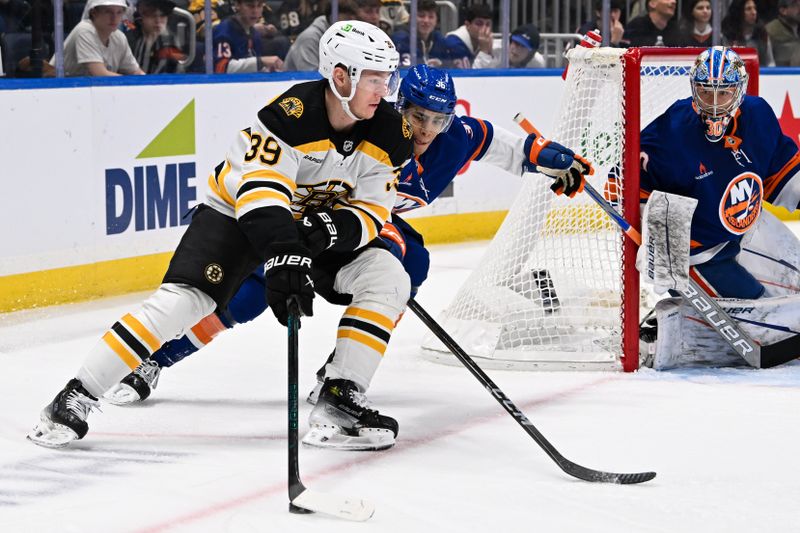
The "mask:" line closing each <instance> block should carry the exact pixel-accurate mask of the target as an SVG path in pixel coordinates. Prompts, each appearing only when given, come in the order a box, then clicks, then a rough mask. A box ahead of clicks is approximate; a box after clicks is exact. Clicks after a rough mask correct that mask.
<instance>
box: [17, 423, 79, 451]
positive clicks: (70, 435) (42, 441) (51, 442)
mask: <svg viewBox="0 0 800 533" xmlns="http://www.w3.org/2000/svg"><path fill="white" fill-rule="evenodd" d="M27 439H28V440H29V441H31V442H32V443H34V444H36V445H37V446H42V447H44V448H65V447H66V446H67V445H68V444H69V443H70V442H72V441H74V440H78V434H77V433H75V432H74V431H72V430H71V429H70V428H68V427H67V426H63V425H61V424H54V423H53V422H51V421H50V420H49V419H45V418H44V417H42V420H41V421H40V422H39V423H38V424H36V426H35V427H34V428H33V429H32V430H31V432H30V433H28V435H27Z"/></svg>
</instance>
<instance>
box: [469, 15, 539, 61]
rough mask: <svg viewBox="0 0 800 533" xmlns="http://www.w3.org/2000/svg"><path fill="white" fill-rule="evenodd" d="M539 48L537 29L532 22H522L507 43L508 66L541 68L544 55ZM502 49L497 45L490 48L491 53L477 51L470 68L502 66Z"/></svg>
mask: <svg viewBox="0 0 800 533" xmlns="http://www.w3.org/2000/svg"><path fill="white" fill-rule="evenodd" d="M538 49H539V29H538V28H537V27H536V26H534V25H533V24H523V25H522V26H520V27H518V28H517V29H515V30H514V31H513V32H511V37H510V38H509V45H508V66H509V67H510V68H542V67H544V56H542V54H540V53H539V52H538V51H537V50H538ZM501 54H502V50H501V49H500V47H499V46H495V47H494V48H492V51H491V53H486V52H484V51H482V50H481V51H480V52H478V55H476V56H475V61H474V62H473V64H472V68H498V67H502V65H501V64H500V59H501V57H502V55H501Z"/></svg>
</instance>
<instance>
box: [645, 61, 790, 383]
mask: <svg viewBox="0 0 800 533" xmlns="http://www.w3.org/2000/svg"><path fill="white" fill-rule="evenodd" d="M747 81H748V75H747V72H746V70H745V66H744V62H743V61H742V60H741V58H740V57H739V56H738V55H737V54H736V53H735V52H733V51H732V50H730V49H728V48H724V47H713V48H709V49H708V50H706V51H704V52H703V53H702V54H700V56H698V58H697V60H696V61H695V64H694V66H693V67H692V69H691V72H690V83H691V88H692V96H691V97H690V98H685V99H682V100H678V101H677V102H675V103H674V104H672V106H670V107H669V108H668V109H667V110H666V111H665V112H664V113H663V114H662V115H661V116H659V117H658V118H657V119H655V120H654V121H653V122H652V123H651V124H649V125H648V126H647V127H646V128H645V129H644V130H643V131H642V135H641V198H642V201H646V200H648V199H649V198H650V197H651V195H652V194H653V193H654V191H661V192H664V193H672V194H675V195H680V196H682V197H688V198H691V199H693V200H696V201H697V204H696V207H695V209H694V214H693V217H691V223H690V226H689V232H690V239H691V240H690V248H691V249H690V252H689V261H688V264H689V265H691V271H690V275H691V277H692V278H693V279H694V280H695V281H696V282H697V283H698V284H699V285H700V286H701V287H702V288H703V289H705V290H706V291H707V292H708V293H709V294H710V295H711V296H714V297H721V298H732V299H737V300H741V301H742V302H743V303H742V304H741V305H739V306H738V307H741V308H747V309H750V310H751V311H747V312H746V313H745V314H746V315H748V316H739V315H741V313H740V314H739V315H736V318H740V319H741V318H743V319H744V320H743V323H747V322H750V323H756V322H758V323H762V322H763V320H762V319H763V316H764V313H766V312H768V307H764V306H767V304H766V303H761V304H758V305H755V307H754V306H753V304H752V301H753V300H757V299H764V298H772V297H779V296H781V297H786V296H788V295H793V294H795V295H796V294H799V293H800V269H798V267H800V243H798V241H797V239H796V238H795V237H794V235H792V233H791V232H790V231H789V230H788V229H787V228H786V227H785V225H784V224H782V223H781V222H780V221H779V220H777V218H775V217H774V216H773V215H771V214H770V213H769V212H767V211H766V210H764V209H763V206H762V204H763V202H765V201H766V202H769V203H771V204H773V205H775V206H782V207H785V208H786V209H788V210H789V211H790V212H791V211H794V210H795V209H797V208H798V204H800V153H798V147H797V145H796V144H795V142H794V141H792V139H790V138H789V137H787V136H785V135H784V134H783V133H782V132H781V129H780V125H779V123H778V120H777V118H776V117H775V113H774V112H773V111H772V108H771V107H770V106H769V104H767V102H766V101H764V100H763V99H762V98H760V97H758V96H749V95H746V94H745V92H746V87H747ZM673 300H674V299H673ZM748 302H749V303H748ZM659 305H660V306H661V307H660V308H659V307H658V306H657V309H656V311H657V313H656V315H657V317H658V318H657V319H655V318H652V319H650V320H649V321H648V323H647V324H646V326H645V327H644V328H643V329H642V338H643V340H645V341H648V343H649V344H651V345H652V344H653V343H654V342H655V340H656V332H657V331H663V332H665V334H664V335H661V336H662V337H663V338H661V339H658V346H654V348H655V352H656V357H655V366H656V367H658V368H668V367H671V366H681V365H683V364H685V363H688V362H689V361H692V362H698V361H701V362H708V363H712V364H724V361H728V360H731V361H738V360H740V358H738V359H737V358H736V357H735V355H733V354H730V355H731V357H732V359H726V358H727V357H728V355H727V349H726V347H725V345H724V343H722V342H721V339H716V338H715V337H714V336H715V335H716V332H714V331H713V330H711V331H710V334H711V335H710V337H708V338H706V336H705V335H704V334H701V337H702V338H698V337H697V331H694V332H693V330H692V328H689V327H688V326H687V325H686V324H689V323H691V322H692V320H686V321H685V324H684V325H682V326H680V327H678V326H675V327H672V326H670V327H667V328H665V327H663V326H664V323H663V321H664V320H673V319H675V320H678V319H677V318H675V317H680V316H684V315H685V314H687V313H689V314H690V311H688V310H687V309H686V308H685V307H681V304H680V302H679V301H677V302H675V301H672V302H671V303H670V302H668V303H660V304H659ZM781 305H782V306H785V305H787V302H786V301H782V303H781ZM676 306H677V307H680V308H681V313H674V312H673V313H671V314H670V310H674V309H675V308H676ZM758 307H762V311H760V312H759V311H752V310H753V309H755V308H758ZM794 309H795V316H797V314H796V310H797V307H794ZM759 313H760V314H759ZM668 315H669V316H670V318H669V319H668V318H667V316H668ZM687 316H688V315H687ZM758 317H761V318H758ZM656 322H657V323H658V327H657V328H656ZM795 322H797V320H795ZM798 325H799V324H794V325H788V326H785V327H789V328H790V329H794V330H797V326H798ZM676 328H677V329H676ZM687 328H688V329H687ZM693 328H694V329H697V330H698V331H702V330H703V329H704V328H703V327H702V326H698V327H694V326H693ZM705 329H706V330H708V329H709V328H705ZM767 329H770V328H767ZM676 330H681V331H683V332H684V335H683V337H681V338H668V337H667V333H666V332H674V331H676ZM773 331H775V330H774V329H773ZM687 335H688V337H687ZM754 338H755V339H756V340H759V341H762V342H763V341H765V340H766V341H767V342H769V341H770V340H772V339H770V335H769V334H766V337H764V333H763V332H762V333H755V334H754ZM704 339H705V340H704ZM701 341H702V342H701ZM716 341H718V342H716ZM707 342H714V343H715V344H714V345H713V346H715V348H714V349H710V347H709V345H708V344H707ZM699 346H702V348H698V347H699ZM650 351H651V352H653V351H654V350H653V349H651V350H650ZM659 352H661V353H659ZM699 352H704V353H702V354H700V353H699ZM723 352H726V354H723ZM651 355H652V353H651ZM798 355H800V354H798ZM723 356H724V357H723Z"/></svg>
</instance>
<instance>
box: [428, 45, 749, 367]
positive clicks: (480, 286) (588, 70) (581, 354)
mask: <svg viewBox="0 0 800 533" xmlns="http://www.w3.org/2000/svg"><path fill="white" fill-rule="evenodd" d="M702 50H703V49H700V48H686V49H670V48H633V49H628V50H624V49H614V48H599V49H587V48H580V47H579V48H575V49H573V50H570V52H569V53H568V58H569V71H568V75H567V79H566V86H565V90H564V94H563V96H562V101H561V105H560V110H559V113H558V115H557V117H558V118H557V120H556V129H555V131H553V132H549V133H550V138H552V139H554V140H556V141H558V142H560V143H562V144H564V145H565V146H568V147H570V148H572V149H573V150H574V151H575V152H577V153H580V154H582V155H584V156H585V157H586V158H587V159H589V160H590V161H591V162H592V163H593V165H594V168H595V172H594V175H593V176H591V177H590V178H589V182H590V183H591V184H592V186H593V187H594V188H595V189H596V190H598V191H604V193H605V195H606V198H607V199H609V200H611V201H612V205H614V207H615V208H616V209H617V210H618V211H619V212H620V213H621V214H622V215H623V216H624V217H625V218H626V219H627V220H628V221H630V222H631V223H632V224H633V225H634V226H636V227H638V225H639V224H638V222H639V171H638V169H639V161H638V160H639V131H640V127H644V126H645V125H647V124H648V123H649V122H651V121H652V120H653V119H655V118H656V117H657V116H658V115H659V114H661V113H662V112H663V111H665V110H666V109H667V107H669V106H670V105H671V104H672V103H673V102H674V101H675V100H677V99H680V98H684V97H688V96H690V95H691V89H690V85H689V79H688V72H689V69H690V67H691V65H692V64H693V62H694V59H695V58H696V57H697V55H698V54H699V53H700V52H701V51H702ZM737 52H739V53H740V55H742V57H743V58H744V59H745V61H746V63H747V68H748V72H749V73H750V85H749V86H748V92H749V93H751V94H757V92H758V89H757V83H758V61H757V58H756V56H755V55H754V54H753V51H752V50H750V49H745V50H737ZM635 256H636V248H635V246H634V245H632V243H630V242H629V241H627V240H626V239H625V238H624V235H623V234H622V232H621V231H620V230H619V228H618V227H617V226H616V225H615V224H614V223H613V222H612V221H611V219H610V218H609V217H608V215H607V214H605V213H604V212H603V211H602V210H601V209H600V208H599V207H598V206H597V205H596V204H595V203H594V202H593V201H592V200H591V198H589V196H588V195H587V194H579V195H577V196H576V197H575V198H573V199H569V198H565V197H563V196H556V195H554V194H552V193H551V192H550V190H549V180H548V179H547V178H546V177H544V176H542V175H539V174H531V175H526V177H525V179H524V180H523V185H522V188H521V190H520V193H519V195H518V197H517V200H516V201H515V203H514V205H513V206H512V207H511V209H510V211H509V213H508V215H507V217H506V219H505V221H504V223H503V225H502V226H501V228H500V230H499V231H498V233H497V234H496V236H495V237H494V239H493V240H492V242H491V244H490V245H489V247H488V249H487V251H486V253H485V255H484V257H483V259H482V260H481V262H480V264H479V266H478V268H476V270H475V271H474V272H473V273H472V274H471V275H470V277H469V278H468V280H467V281H466V282H465V284H464V285H463V286H462V287H461V288H460V289H459V291H458V293H457V294H456V297H455V299H454V300H453V301H452V302H451V304H450V305H449V306H448V307H447V308H446V309H445V311H444V312H443V316H442V318H443V321H442V325H443V327H444V328H445V329H446V330H447V331H448V332H449V333H450V334H451V335H452V336H453V337H454V338H455V339H456V341H457V342H458V343H459V344H460V345H461V347H462V348H464V350H465V351H466V352H467V353H468V354H470V355H471V356H472V357H474V358H475V360H476V361H477V362H479V363H480V364H481V366H484V367H487V368H521V369H553V370H563V369H575V370H584V369H587V370H595V369H620V368H622V369H624V370H627V371H631V370H635V369H636V368H638V364H639V356H638V321H639V316H640V307H644V306H645V305H647V298H646V296H645V294H644V293H642V294H641V295H640V287H639V275H638V272H637V271H636V269H635V266H634V261H635ZM422 350H423V353H424V354H425V355H427V356H428V357H432V358H433V359H435V360H438V361H441V362H451V361H455V360H454V359H453V358H452V356H450V355H449V352H448V351H447V349H446V348H445V347H444V346H443V345H442V344H441V343H439V342H438V340H436V339H435V338H434V337H433V336H428V337H426V338H425V340H424V341H423V346H422Z"/></svg>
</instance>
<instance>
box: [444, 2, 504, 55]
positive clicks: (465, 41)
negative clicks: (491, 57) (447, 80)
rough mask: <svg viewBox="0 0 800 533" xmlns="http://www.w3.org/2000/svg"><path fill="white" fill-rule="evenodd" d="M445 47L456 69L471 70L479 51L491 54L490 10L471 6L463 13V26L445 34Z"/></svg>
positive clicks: (475, 5)
mask: <svg viewBox="0 0 800 533" xmlns="http://www.w3.org/2000/svg"><path fill="white" fill-rule="evenodd" d="M446 43H447V47H448V48H449V49H450V54H451V57H452V58H453V66H455V67H456V68H472V62H473V61H474V60H475V56H476V55H477V54H478V52H479V51H483V52H485V53H487V54H491V53H492V48H493V44H494V42H493V39H492V8H491V7H489V6H488V5H486V4H472V5H471V6H469V7H467V9H466V11H465V13H464V24H463V25H462V26H459V27H458V28H456V29H455V30H454V31H451V32H450V33H448V34H447V40H446Z"/></svg>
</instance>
